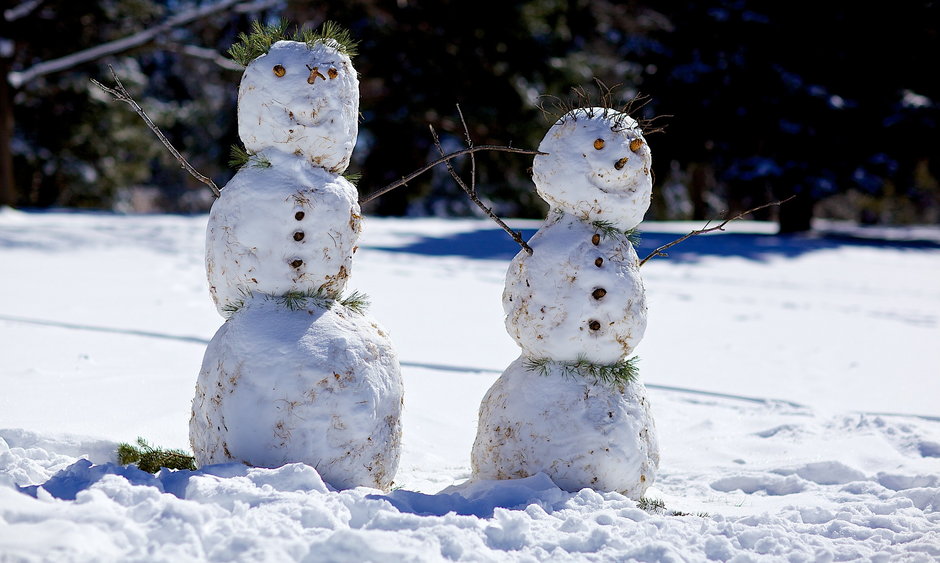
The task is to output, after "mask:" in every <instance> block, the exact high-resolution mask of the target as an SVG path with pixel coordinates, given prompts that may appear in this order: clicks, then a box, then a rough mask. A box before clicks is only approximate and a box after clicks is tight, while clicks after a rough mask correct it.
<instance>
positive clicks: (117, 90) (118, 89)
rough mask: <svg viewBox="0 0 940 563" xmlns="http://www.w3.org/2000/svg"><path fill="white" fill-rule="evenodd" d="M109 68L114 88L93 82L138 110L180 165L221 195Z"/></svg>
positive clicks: (92, 80)
mask: <svg viewBox="0 0 940 563" xmlns="http://www.w3.org/2000/svg"><path fill="white" fill-rule="evenodd" d="M108 69H109V70H110V71H111V76H112V78H114V83H115V87H114V88H109V87H107V86H105V85H104V84H102V83H100V82H98V81H97V80H95V79H94V78H92V79H91V82H92V84H94V85H95V86H97V87H98V88H101V89H102V90H103V91H105V92H107V93H108V94H111V96H112V97H113V98H114V99H115V100H117V101H119V102H124V103H125V104H127V105H129V106H131V108H133V110H134V111H135V112H137V115H139V116H140V118H141V119H143V120H144V123H146V124H147V127H149V128H150V130H151V131H153V134H154V135H156V136H157V138H158V139H160V142H161V143H163V146H164V147H166V149H167V150H168V151H170V154H172V155H173V157H174V158H176V160H177V161H178V162H179V163H180V166H181V167H182V168H183V169H184V170H186V171H187V172H189V173H190V174H191V175H192V177H193V178H195V179H197V180H199V181H200V182H202V183H203V184H205V185H207V186H209V189H210V190H212V193H213V195H215V197H219V196H220V195H221V193H222V192H220V191H219V187H218V186H217V185H216V184H215V182H213V181H212V180H211V179H210V178H209V177H207V176H203V175H202V174H200V173H199V172H197V171H196V169H195V168H193V167H192V165H191V164H190V163H189V162H188V161H187V160H186V159H185V158H183V155H181V154H180V153H179V151H178V150H176V147H174V146H173V144H172V143H170V140H169V139H167V138H166V135H164V134H163V131H161V130H160V128H159V127H157V126H156V124H154V122H153V120H151V119H150V116H149V115H147V112H145V111H144V109H143V108H142V107H140V105H139V104H138V103H137V101H136V100H134V98H133V97H132V96H131V95H130V94H129V93H128V92H127V89H126V88H124V84H122V83H121V79H120V78H118V75H117V73H116V72H114V69H113V68H112V67H111V66H110V65H108Z"/></svg>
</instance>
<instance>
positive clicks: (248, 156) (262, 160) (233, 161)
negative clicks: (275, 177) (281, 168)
mask: <svg viewBox="0 0 940 563" xmlns="http://www.w3.org/2000/svg"><path fill="white" fill-rule="evenodd" d="M252 161H254V162H252ZM228 165H229V166H230V167H232V168H234V169H236V170H239V169H241V168H242V167H244V166H245V165H250V166H251V167H252V168H270V167H271V161H270V160H268V158H267V157H266V156H264V155H261V154H258V153H253V152H251V151H249V150H247V149H244V148H242V146H241V145H237V144H236V145H232V148H231V150H230V151H229V159H228Z"/></svg>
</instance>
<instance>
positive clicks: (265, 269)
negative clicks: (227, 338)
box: [206, 151, 362, 317]
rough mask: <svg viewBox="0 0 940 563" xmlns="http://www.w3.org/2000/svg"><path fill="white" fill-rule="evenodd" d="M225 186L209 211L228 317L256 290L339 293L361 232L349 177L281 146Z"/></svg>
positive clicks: (213, 262) (220, 295)
mask: <svg viewBox="0 0 940 563" xmlns="http://www.w3.org/2000/svg"><path fill="white" fill-rule="evenodd" d="M261 155H262V156H263V157H266V158H268V159H269V161H270V163H271V166H270V167H262V166H258V165H253V164H249V165H247V166H245V167H244V168H242V169H241V170H239V171H238V173H237V174H236V175H235V177H234V178H232V180H231V181H229V183H228V184H226V185H225V188H224V189H223V190H222V195H221V196H220V197H219V199H217V200H216V201H215V202H214V203H213V205H212V210H211V212H210V214H209V224H208V228H207V232H206V272H207V275H208V278H209V291H210V293H211V294H212V298H213V300H214V301H215V304H216V308H217V309H218V310H219V313H220V314H222V316H224V317H228V316H230V315H231V314H232V310H233V309H234V308H235V307H236V306H237V305H238V303H240V302H241V301H242V300H244V298H245V296H246V295H248V294H250V293H253V292H257V293H266V294H269V295H283V294H284V293H287V292H291V291H296V292H315V291H317V290H322V292H323V293H324V294H325V295H328V296H334V297H335V296H338V295H339V294H340V293H342V291H343V289H344V288H345V287H346V281H347V278H348V277H349V274H350V271H351V269H352V255H353V252H354V249H355V246H356V241H357V239H358V237H359V232H360V231H361V229H362V226H361V219H362V217H361V216H360V214H359V213H360V212H359V203H358V194H357V192H356V188H355V187H354V186H353V185H352V184H350V183H349V182H348V181H347V180H346V179H345V178H343V177H342V176H337V175H335V174H331V173H329V172H327V171H326V170H324V169H322V168H319V167H317V166H313V165H312V164H310V163H309V162H307V161H305V160H303V159H300V158H296V157H294V156H291V155H285V154H283V153H279V152H277V151H266V152H263V153H261Z"/></svg>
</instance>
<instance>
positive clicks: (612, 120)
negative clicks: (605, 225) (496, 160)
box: [532, 108, 653, 230]
mask: <svg viewBox="0 0 940 563" xmlns="http://www.w3.org/2000/svg"><path fill="white" fill-rule="evenodd" d="M634 141H636V142H635V143H634V148H635V150H633V149H631V143H632V142H634ZM598 147H600V148H598ZM539 151H540V152H543V153H547V154H540V155H536V157H535V159H534V161H533V164H532V179H533V180H534V181H535V188H536V190H538V193H539V195H540V196H542V198H543V199H544V200H545V201H546V202H548V204H549V205H550V206H552V207H553V208H557V209H561V210H563V211H566V212H568V213H572V214H574V215H576V216H577V217H579V218H581V219H583V220H585V221H589V222H590V221H606V222H609V223H611V224H613V225H615V226H616V227H618V228H620V229H622V230H629V229H632V228H634V227H636V226H637V225H639V224H640V221H642V220H643V215H644V214H645V213H646V210H647V209H648V208H649V206H650V195H651V194H652V189H653V183H652V178H651V176H650V165H651V162H652V160H651V157H650V149H649V146H648V145H647V144H646V140H645V139H644V138H643V135H642V133H641V132H640V128H639V127H638V126H637V123H636V121H635V120H633V119H632V118H631V117H629V116H627V115H624V114H622V113H618V112H616V111H613V110H609V109H604V108H582V109H576V110H574V111H572V112H569V113H568V114H567V115H565V116H564V117H563V118H562V119H560V120H558V122H557V123H555V125H553V126H552V128H551V129H549V131H548V134H546V135H545V138H544V139H542V142H541V143H540V144H539Z"/></svg>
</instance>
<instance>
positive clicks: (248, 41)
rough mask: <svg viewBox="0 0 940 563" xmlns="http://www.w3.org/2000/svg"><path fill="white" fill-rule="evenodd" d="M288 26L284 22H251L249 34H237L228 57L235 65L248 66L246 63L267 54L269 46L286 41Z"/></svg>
mask: <svg viewBox="0 0 940 563" xmlns="http://www.w3.org/2000/svg"><path fill="white" fill-rule="evenodd" d="M288 25H289V24H288V23H287V21H286V20H278V22H277V23H273V24H269V25H261V22H258V21H253V22H251V31H250V32H249V33H239V34H238V38H237V39H236V42H235V43H234V44H232V46H231V47H230V48H229V50H228V55H229V56H230V57H232V60H234V61H235V62H236V63H238V64H240V65H242V66H248V63H250V62H251V61H253V60H255V59H257V58H258V57H260V56H261V55H264V54H265V53H267V52H268V51H269V50H270V49H271V45H274V44H275V43H277V42H278V41H281V40H282V39H287V27H288Z"/></svg>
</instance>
